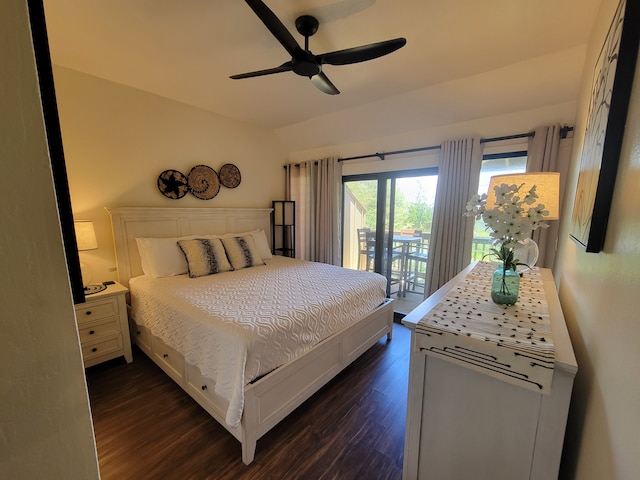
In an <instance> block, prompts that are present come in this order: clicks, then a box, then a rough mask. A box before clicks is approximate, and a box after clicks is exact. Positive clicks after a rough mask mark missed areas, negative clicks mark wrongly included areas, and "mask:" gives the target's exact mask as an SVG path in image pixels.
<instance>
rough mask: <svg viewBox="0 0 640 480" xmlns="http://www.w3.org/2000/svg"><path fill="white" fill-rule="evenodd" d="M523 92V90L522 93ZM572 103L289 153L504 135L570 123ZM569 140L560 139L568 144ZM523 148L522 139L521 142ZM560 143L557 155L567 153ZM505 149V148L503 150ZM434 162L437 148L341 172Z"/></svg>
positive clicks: (350, 165) (314, 154)
mask: <svg viewBox="0 0 640 480" xmlns="http://www.w3.org/2000/svg"><path fill="white" fill-rule="evenodd" d="M523 95H526V92H523ZM575 110H576V104H575V102H567V103H561V104H555V105H547V106H543V107H540V108H537V109H534V110H526V111H521V112H517V113H511V114H505V115H495V116H492V117H485V118H479V119H477V120H473V121H468V122H461V123H455V124H450V125H444V126H441V127H435V128H428V129H421V130H414V131H407V132H405V133H402V134H399V135H390V136H384V137H382V136H381V137H377V138H375V139H373V140H367V141H362V142H358V143H350V144H344V145H332V146H327V147H322V148H316V149H310V150H298V151H295V152H291V154H290V159H291V161H292V162H300V161H305V160H311V159H316V158H322V157H325V156H330V155H336V156H339V157H351V156H359V155H365V154H370V153H376V152H388V151H393V150H405V149H411V148H417V147H425V146H431V145H440V144H441V143H442V142H443V141H444V140H453V139H457V138H464V137H474V136H475V137H480V138H490V137H500V136H505V135H512V134H519V133H524V132H530V131H532V130H533V129H534V128H535V127H537V126H540V125H547V124H551V123H560V124H562V125H564V124H568V125H573V122H574V117H575ZM522 142H523V140H522V139H520V140H516V141H509V142H501V145H504V144H505V143H506V144H511V145H512V146H513V145H518V149H520V147H522ZM570 143H571V140H570V139H568V140H566V141H563V144H564V145H566V144H570ZM524 147H525V148H526V139H525V141H524ZM496 148H499V145H498V144H493V143H489V144H486V145H485V150H487V151H488V150H491V149H496ZM564 148H565V147H564V146H561V149H562V151H561V155H565V154H566V155H568V151H567V152H566V153H565V152H564ZM507 150H508V149H507ZM437 165H438V151H437V150H432V151H426V152H421V153H412V154H403V155H400V156H389V157H388V158H386V159H385V160H383V161H381V160H379V159H377V158H376V159H368V160H354V161H350V162H345V163H344V164H343V173H344V174H357V173H364V172H379V171H393V170H398V169H408V168H424V167H434V166H437Z"/></svg>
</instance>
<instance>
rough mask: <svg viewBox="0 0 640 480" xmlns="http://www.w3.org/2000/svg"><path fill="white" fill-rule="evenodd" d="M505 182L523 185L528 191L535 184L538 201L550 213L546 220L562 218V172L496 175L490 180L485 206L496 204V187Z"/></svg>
mask: <svg viewBox="0 0 640 480" xmlns="http://www.w3.org/2000/svg"><path fill="white" fill-rule="evenodd" d="M503 183H506V184H507V185H513V184H515V185H522V184H524V185H523V187H522V188H523V190H522V191H525V192H528V191H529V190H530V189H531V187H533V186H534V185H535V187H536V194H537V195H538V203H541V204H543V205H544V206H545V209H546V210H548V211H549V215H548V216H546V217H544V219H545V220H558V219H559V218H560V173H558V172H535V173H514V174H509V175H496V176H494V177H491V180H490V181H489V191H488V192H487V202H486V204H485V207H486V208H487V210H488V209H491V208H494V206H495V204H496V192H495V190H494V187H497V186H500V185H502V184H503Z"/></svg>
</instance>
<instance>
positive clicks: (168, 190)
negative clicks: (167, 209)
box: [158, 170, 189, 200]
mask: <svg viewBox="0 0 640 480" xmlns="http://www.w3.org/2000/svg"><path fill="white" fill-rule="evenodd" d="M158 190H160V193H162V194H163V195H164V196H165V197H167V198H170V199H172V200H178V199H180V198H182V197H184V196H185V195H186V194H187V192H188V191H189V186H188V182H187V177H185V176H184V174H183V173H182V172H179V171H177V170H165V171H164V172H162V173H161V174H160V175H159V176H158Z"/></svg>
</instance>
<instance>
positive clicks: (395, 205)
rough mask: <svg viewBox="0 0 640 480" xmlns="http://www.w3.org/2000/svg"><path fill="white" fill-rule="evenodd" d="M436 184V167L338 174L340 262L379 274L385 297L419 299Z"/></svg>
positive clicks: (422, 287)
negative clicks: (340, 191) (340, 186)
mask: <svg viewBox="0 0 640 480" xmlns="http://www.w3.org/2000/svg"><path fill="white" fill-rule="evenodd" d="M436 183H437V169H435V168H430V169H420V170H408V171H401V172H385V173H376V174H365V175H353V176H346V177H343V186H344V196H343V198H344V204H343V256H342V258H343V262H342V264H343V266H344V267H347V268H353V269H358V270H368V271H375V272H378V273H380V274H382V275H384V276H385V277H386V278H387V295H388V296H395V297H396V298H398V299H408V298H411V297H413V300H414V302H417V303H419V301H422V296H423V293H424V278H425V272H426V259H427V254H428V244H429V234H430V232H431V221H432V218H433V203H434V199H435V191H436ZM417 303H416V304H417Z"/></svg>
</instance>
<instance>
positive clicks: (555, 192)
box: [485, 172, 560, 273]
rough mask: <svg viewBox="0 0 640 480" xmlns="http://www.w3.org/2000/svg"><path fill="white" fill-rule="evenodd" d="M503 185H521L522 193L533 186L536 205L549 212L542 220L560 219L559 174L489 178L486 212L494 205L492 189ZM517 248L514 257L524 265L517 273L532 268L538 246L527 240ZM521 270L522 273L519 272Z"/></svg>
mask: <svg viewBox="0 0 640 480" xmlns="http://www.w3.org/2000/svg"><path fill="white" fill-rule="evenodd" d="M503 183H506V184H507V185H513V184H515V185H522V184H524V185H523V186H522V190H521V191H522V192H528V191H529V190H530V189H531V187H533V186H534V185H535V187H536V194H537V195H538V200H537V202H538V203H541V204H543V205H544V206H545V209H546V210H548V211H549V215H547V216H545V217H544V220H545V221H546V220H558V219H559V218H560V173H558V172H531V173H512V174H507V175H496V176H493V177H491V180H490V181H489V191H488V192H487V202H486V204H485V206H486V208H487V210H488V209H490V208H493V207H494V206H495V203H496V192H495V189H494V187H497V186H500V185H502V184H503ZM518 244H519V246H518V247H516V248H515V250H516V251H515V254H516V257H517V258H518V259H519V260H520V261H521V262H522V263H525V264H526V266H524V267H525V268H522V269H521V268H520V266H519V267H518V271H519V273H522V271H524V270H527V269H528V268H532V267H533V266H534V265H535V264H536V262H537V261H538V254H539V250H538V245H537V244H536V242H535V241H533V239H531V238H527V239H525V240H522V241H520V242H518ZM521 270H522V271H521Z"/></svg>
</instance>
